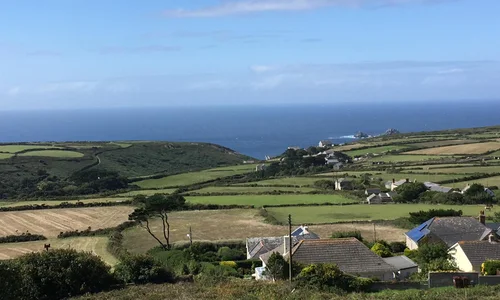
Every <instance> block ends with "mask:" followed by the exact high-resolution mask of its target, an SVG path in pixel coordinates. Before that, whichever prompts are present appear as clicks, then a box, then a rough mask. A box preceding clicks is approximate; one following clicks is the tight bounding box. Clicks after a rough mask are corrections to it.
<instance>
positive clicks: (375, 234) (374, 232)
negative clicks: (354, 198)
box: [373, 222, 377, 242]
mask: <svg viewBox="0 0 500 300" xmlns="http://www.w3.org/2000/svg"><path fill="white" fill-rule="evenodd" d="M373 241H375V242H377V230H376V229H375V222H374V223H373Z"/></svg>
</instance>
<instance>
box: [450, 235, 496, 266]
mask: <svg viewBox="0 0 500 300" xmlns="http://www.w3.org/2000/svg"><path fill="white" fill-rule="evenodd" d="M458 245H459V246H460V248H462V250H463V251H464V253H465V255H467V258H468V259H469V261H470V263H471V264H472V265H473V266H478V265H481V264H482V263H483V262H484V261H485V260H488V259H494V260H498V259H500V244H499V243H490V242H489V241H460V242H458Z"/></svg>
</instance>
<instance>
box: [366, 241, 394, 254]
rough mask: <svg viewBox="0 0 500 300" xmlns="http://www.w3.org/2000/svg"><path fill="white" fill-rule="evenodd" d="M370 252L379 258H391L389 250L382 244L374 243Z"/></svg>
mask: <svg viewBox="0 0 500 300" xmlns="http://www.w3.org/2000/svg"><path fill="white" fill-rule="evenodd" d="M371 250H372V251H373V252H374V253H375V254H377V255H378V256H380V257H391V256H392V252H391V249H390V248H389V247H387V246H386V245H384V244H382V243H375V244H374V245H373V247H372V248H371Z"/></svg>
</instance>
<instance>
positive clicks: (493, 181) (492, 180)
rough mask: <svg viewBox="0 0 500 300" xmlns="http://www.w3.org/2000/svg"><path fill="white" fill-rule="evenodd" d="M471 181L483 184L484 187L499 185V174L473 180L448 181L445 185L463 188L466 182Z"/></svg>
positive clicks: (471, 182)
mask: <svg viewBox="0 0 500 300" xmlns="http://www.w3.org/2000/svg"><path fill="white" fill-rule="evenodd" d="M473 183H479V184H482V185H484V186H485V187H488V186H498V187H500V176H495V177H488V178H481V179H475V180H469V181H462V182H456V183H449V184H446V186H449V187H453V188H459V189H463V188H465V186H466V185H467V184H473Z"/></svg>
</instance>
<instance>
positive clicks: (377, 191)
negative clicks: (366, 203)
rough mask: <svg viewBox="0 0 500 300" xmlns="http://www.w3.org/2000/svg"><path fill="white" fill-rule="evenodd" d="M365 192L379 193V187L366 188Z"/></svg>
mask: <svg viewBox="0 0 500 300" xmlns="http://www.w3.org/2000/svg"><path fill="white" fill-rule="evenodd" d="M366 192H367V193H368V194H380V189H379V188H367V189H366Z"/></svg>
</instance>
